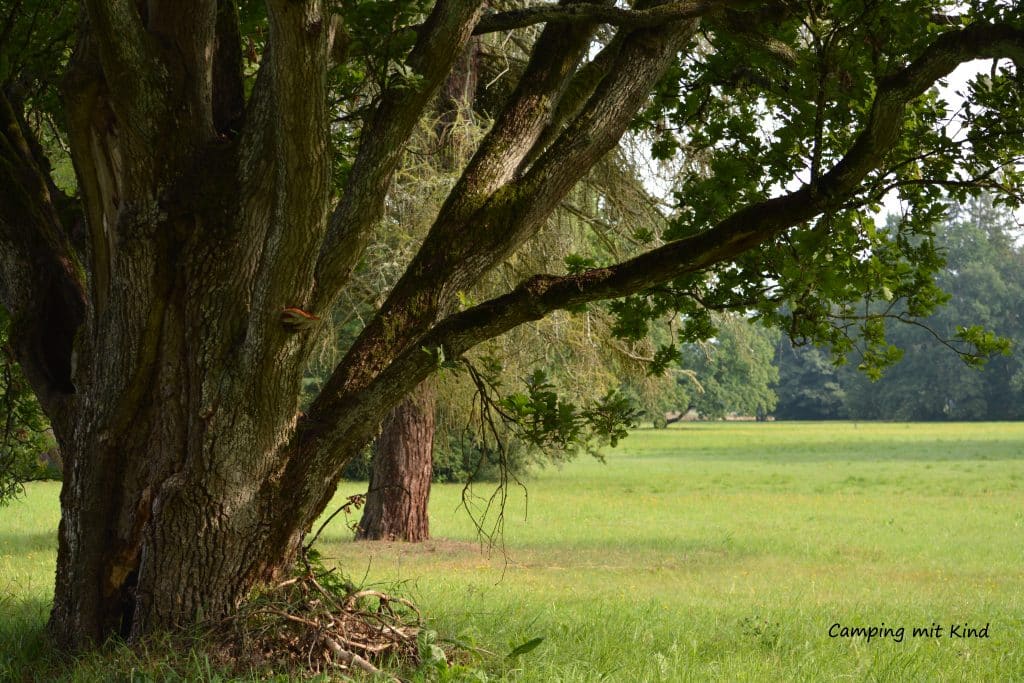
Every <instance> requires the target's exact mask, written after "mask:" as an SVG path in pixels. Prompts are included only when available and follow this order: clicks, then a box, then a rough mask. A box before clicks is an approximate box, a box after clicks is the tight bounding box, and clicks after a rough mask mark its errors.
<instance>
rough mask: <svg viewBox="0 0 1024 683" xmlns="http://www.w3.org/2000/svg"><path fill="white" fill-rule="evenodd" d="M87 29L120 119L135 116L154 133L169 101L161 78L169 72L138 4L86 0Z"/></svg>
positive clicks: (126, 0) (121, 0)
mask: <svg viewBox="0 0 1024 683" xmlns="http://www.w3.org/2000/svg"><path fill="white" fill-rule="evenodd" d="M84 4H85V9H86V14H87V15H88V20H89V25H88V27H87V29H86V30H87V32H88V33H89V34H90V35H91V37H92V39H93V40H94V41H95V44H96V45H97V47H98V50H99V57H100V61H101V63H102V67H103V74H104V77H105V79H106V81H107V82H108V83H111V84H116V87H112V88H111V96H112V99H113V101H114V102H115V103H116V107H117V109H118V110H119V112H118V113H119V114H120V116H119V118H121V119H122V120H125V121H126V120H128V119H129V118H135V119H136V120H135V121H134V125H135V126H137V127H138V128H139V129H140V130H149V131H150V132H152V131H153V130H154V126H155V123H156V122H155V119H156V118H157V117H156V113H157V112H158V111H162V110H163V107H164V105H165V104H166V103H165V102H164V100H163V95H162V91H163V88H162V86H161V81H162V80H163V79H164V78H166V71H165V69H164V68H163V66H162V65H161V64H160V62H159V60H157V59H156V58H155V48H154V45H153V43H152V41H151V40H150V37H149V36H148V35H147V33H146V29H145V26H143V24H142V18H141V17H140V16H139V11H138V9H137V6H136V4H135V3H134V2H131V0H86V1H85V3H84Z"/></svg>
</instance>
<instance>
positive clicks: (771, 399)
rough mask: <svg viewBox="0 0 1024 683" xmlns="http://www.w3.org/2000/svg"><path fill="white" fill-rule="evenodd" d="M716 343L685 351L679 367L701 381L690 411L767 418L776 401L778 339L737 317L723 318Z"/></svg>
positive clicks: (769, 332) (719, 415) (721, 415)
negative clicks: (775, 364)
mask: <svg viewBox="0 0 1024 683" xmlns="http://www.w3.org/2000/svg"><path fill="white" fill-rule="evenodd" d="M716 327H717V329H718V332H717V334H716V336H715V340H714V341H713V342H711V343H708V344H704V345H702V346H696V345H694V346H690V347H688V348H686V349H684V352H683V361H682V362H683V365H684V366H686V367H689V368H692V369H693V372H694V376H695V377H696V379H697V380H698V381H699V382H700V385H701V391H699V392H697V393H696V396H695V397H694V401H693V407H694V408H696V409H697V411H698V412H699V413H700V414H701V415H702V416H704V417H708V418H717V417H724V416H726V415H727V414H729V413H736V414H739V415H754V416H757V417H759V418H761V417H764V416H767V415H768V413H770V412H771V411H772V410H773V409H774V408H775V403H776V400H777V397H776V393H775V390H774V389H773V385H774V384H775V382H776V380H777V379H778V376H779V373H778V370H777V369H776V367H775V366H774V365H773V364H772V360H773V355H774V353H775V346H776V343H777V340H778V338H779V335H778V333H777V332H775V331H773V330H767V329H765V328H763V327H761V326H758V325H753V324H751V323H750V321H748V320H746V319H745V318H743V317H740V316H735V315H733V316H721V317H720V318H719V320H718V323H717V326H716Z"/></svg>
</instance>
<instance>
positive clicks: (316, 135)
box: [243, 0, 330, 327]
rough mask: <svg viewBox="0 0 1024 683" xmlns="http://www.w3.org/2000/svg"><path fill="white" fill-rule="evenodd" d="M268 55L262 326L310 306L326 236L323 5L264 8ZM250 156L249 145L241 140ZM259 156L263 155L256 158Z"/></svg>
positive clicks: (279, 3) (259, 120) (257, 178)
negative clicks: (288, 309) (267, 191)
mask: <svg viewBox="0 0 1024 683" xmlns="http://www.w3.org/2000/svg"><path fill="white" fill-rule="evenodd" d="M267 14H268V18H269V23H270V48H269V50H268V52H267V54H265V55H264V63H263V64H262V65H261V66H260V74H259V78H258V86H259V87H260V92H259V93H257V95H256V97H258V98H259V100H254V102H253V105H252V106H253V108H254V109H259V112H258V113H257V114H256V115H255V116H254V119H253V121H252V124H253V126H254V127H256V128H258V129H259V130H260V134H262V135H263V136H264V139H265V140H266V141H268V142H269V143H270V144H269V146H268V148H267V149H265V150H263V151H262V154H264V155H266V156H268V157H269V158H265V159H264V161H265V163H266V166H265V167H264V170H263V172H262V173H255V174H252V175H251V176H250V177H249V178H248V179H247V180H251V181H252V182H255V183H264V182H267V181H266V179H265V178H263V177H262V176H263V173H266V172H267V171H269V172H271V173H272V174H273V180H272V181H270V183H271V187H272V189H271V194H270V197H254V196H253V194H254V193H253V192H252V191H247V192H246V194H247V195H248V197H250V198H252V200H253V201H256V202H258V203H262V202H269V209H270V210H269V213H268V214H267V216H266V218H269V221H270V223H269V226H268V229H267V233H266V237H265V241H264V243H263V250H262V254H261V259H262V260H261V263H260V267H259V272H258V275H257V277H256V292H255V297H254V306H255V307H256V308H257V309H258V310H260V311H261V315H260V316H258V321H257V320H254V324H255V325H257V327H260V326H264V325H267V324H271V325H273V324H274V321H275V320H276V318H277V316H278V315H279V314H280V311H281V310H282V309H283V308H285V307H288V306H299V307H303V308H305V307H307V306H308V305H309V301H308V298H309V297H310V294H311V290H312V282H313V269H314V267H315V265H316V253H317V251H318V249H319V246H320V243H321V241H322V239H323V237H324V234H325V232H326V230H327V208H328V207H327V203H328V196H329V193H330V188H329V183H330V177H329V169H330V164H329V160H328V154H329V150H328V139H327V66H328V54H327V48H328V46H327V22H326V18H325V15H324V13H323V6H322V3H321V2H303V3H296V2H290V1H289V0H275V1H273V2H268V3H267ZM243 143H244V144H245V145H246V148H247V149H246V152H245V153H246V154H248V153H249V148H250V147H251V145H252V141H251V140H249V139H244V140H243ZM256 153H257V154H259V153H260V152H256Z"/></svg>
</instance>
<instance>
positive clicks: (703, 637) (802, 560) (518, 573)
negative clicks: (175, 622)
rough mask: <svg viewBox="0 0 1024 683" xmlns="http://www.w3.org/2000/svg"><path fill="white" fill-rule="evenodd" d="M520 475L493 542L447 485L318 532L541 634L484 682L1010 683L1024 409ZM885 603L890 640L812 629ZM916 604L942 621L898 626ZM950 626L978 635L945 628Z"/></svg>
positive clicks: (27, 609)
mask: <svg viewBox="0 0 1024 683" xmlns="http://www.w3.org/2000/svg"><path fill="white" fill-rule="evenodd" d="M363 488H364V486H361V485H359V484H347V485H345V486H344V487H342V490H341V491H339V497H340V496H344V495H349V494H351V493H356V492H359V491H361V490H362V489H363ZM527 488H528V502H529V504H528V506H527V497H526V496H525V495H524V494H523V492H522V491H521V490H518V489H513V490H511V491H510V492H509V499H508V502H507V505H506V510H505V524H504V536H503V542H504V548H501V547H497V548H494V549H493V550H491V551H490V552H489V553H487V552H486V549H485V551H484V552H482V551H481V546H480V544H479V542H478V536H477V534H476V532H475V529H474V527H473V524H472V522H471V521H470V519H469V518H468V516H467V514H466V513H465V511H464V510H459V509H458V504H459V501H460V492H461V488H460V487H458V486H454V485H445V486H436V487H435V488H434V491H433V494H432V498H431V522H432V532H433V535H434V537H435V539H436V540H434V541H431V542H428V543H425V544H421V545H416V546H411V545H407V544H357V543H353V542H351V541H349V540H348V538H349V533H348V531H347V529H346V528H345V526H344V523H343V522H341V521H338V520H336V521H335V522H334V523H333V525H332V526H331V527H329V528H328V529H327V530H326V531H325V532H324V534H323V536H322V537H321V541H320V543H319V547H320V549H321V551H322V552H323V553H324V555H325V556H327V557H328V558H329V560H328V561H329V562H333V563H336V564H337V565H339V566H341V567H342V568H344V570H345V571H346V572H347V573H348V574H349V575H350V576H351V577H352V578H353V579H354V580H355V581H357V582H365V583H369V584H377V585H383V586H385V587H387V588H388V589H394V588H396V587H398V588H400V589H401V590H403V591H404V592H405V594H407V595H410V596H411V597H413V598H414V599H415V600H417V601H418V603H419V605H420V607H421V608H422V609H423V610H424V611H425V613H427V614H428V615H429V616H430V619H431V622H432V624H433V627H434V628H436V629H437V630H438V631H440V632H441V634H442V635H447V636H449V637H453V638H457V639H459V640H462V641H464V642H470V643H474V644H476V645H478V646H479V647H482V648H486V649H487V650H491V651H494V652H497V653H504V652H508V651H509V650H510V649H511V647H513V646H514V645H517V644H519V643H522V642H524V641H527V640H529V639H531V638H534V637H539V636H543V637H544V639H545V640H544V641H543V643H542V644H541V645H540V646H539V647H538V648H537V649H535V650H534V651H533V652H531V653H529V654H526V655H524V656H522V657H519V658H517V659H514V660H504V659H501V660H498V659H495V658H492V659H490V660H489V661H488V663H487V666H488V667H490V672H491V673H492V675H493V676H494V677H495V678H497V679H502V678H506V679H509V680H518V681H596V680H608V681H687V680H694V681H705V680H721V681H771V680H778V681H800V680H806V681H827V680H836V681H839V680H843V681H850V680H857V681H859V680H892V681H918V680H935V681H955V680H969V681H989V680H990V681H1012V680H1024V424H956V425H948V424H938V425H906V424H853V423H810V424H799V423H767V424H755V423H714V424H687V425H683V426H677V427H676V428H674V429H671V430H667V431H645V430H640V431H637V432H635V433H634V434H633V435H631V436H630V437H629V439H627V440H626V441H625V442H623V444H622V445H621V446H620V448H619V449H617V450H615V451H612V452H610V453H609V454H608V458H607V463H606V464H601V463H598V462H595V461H592V460H589V459H581V460H579V461H577V462H574V463H571V464H569V465H567V466H565V467H563V468H562V469H553V468H549V469H546V470H543V471H540V472H539V473H537V474H536V475H534V476H533V477H532V478H531V479H530V480H529V481H528V482H527ZM477 494H478V495H488V494H489V489H488V487H487V486H486V485H481V486H480V487H478V489H477ZM57 518H58V514H57V487H56V486H54V485H52V484H43V485H35V486H33V487H32V488H31V489H30V491H29V495H28V496H27V497H26V498H25V499H24V500H21V501H19V502H17V503H14V504H13V505H12V506H10V507H8V508H6V509H3V510H2V511H0V596H2V597H0V678H2V677H3V674H2V672H3V671H4V669H3V666H4V664H3V663H4V661H5V659H4V658H5V657H6V658H7V659H6V666H7V670H8V671H11V670H12V669H14V668H16V667H18V666H21V667H25V666H31V665H32V662H33V661H34V658H40V659H45V658H46V657H47V656H48V655H47V652H46V648H45V645H44V642H43V640H42V638H41V637H40V629H41V627H42V624H43V621H44V619H45V614H46V608H47V601H48V599H49V596H50V594H51V591H52V586H51V584H52V580H53V563H54V546H55V540H54V537H55V528H56V523H57ZM492 520H493V518H492ZM883 622H884V624H885V626H887V627H894V628H898V627H901V626H902V627H905V629H906V630H905V633H904V636H903V639H902V642H895V638H894V637H887V638H883V637H876V638H873V639H871V640H870V641H867V639H865V638H864V637H854V638H844V637H835V638H832V637H830V636H829V630H830V628H832V625H833V624H840V625H841V626H845V627H858V626H859V627H870V626H879V627H880V626H881V625H882V624H883ZM933 623H937V624H940V625H942V626H943V633H942V636H941V637H938V638H935V637H921V636H918V637H914V636H913V635H912V634H911V629H912V627H915V626H931V625H932V624H933ZM965 623H966V624H968V625H969V626H970V627H984V626H985V625H986V624H987V625H988V637H987V638H980V637H974V638H963V637H950V633H949V625H950V624H960V625H963V624H965ZM150 666H152V665H150ZM200 666H201V665H200V664H196V665H195V667H194V668H193V669H192V673H191V674H190V675H191V676H197V675H198V674H197V672H199V671H200ZM63 671H64V672H66V675H67V676H68V677H76V678H78V679H82V680H89V679H91V678H93V677H102V676H103V675H104V672H105V673H109V671H110V669H109V668H106V669H104V665H103V662H102V660H99V659H97V658H96V657H93V658H90V659H89V660H85V661H83V662H79V663H78V665H77V667H76V666H65V668H64V669H63ZM151 673H152V669H151ZM126 675H127V672H126ZM153 675H155V676H156V677H158V678H159V677H161V676H162V674H161V673H160V671H159V670H157V671H156V672H155V673H154V674H153ZM210 675H212V674H210Z"/></svg>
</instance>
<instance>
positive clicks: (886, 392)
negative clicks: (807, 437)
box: [774, 199, 1024, 421]
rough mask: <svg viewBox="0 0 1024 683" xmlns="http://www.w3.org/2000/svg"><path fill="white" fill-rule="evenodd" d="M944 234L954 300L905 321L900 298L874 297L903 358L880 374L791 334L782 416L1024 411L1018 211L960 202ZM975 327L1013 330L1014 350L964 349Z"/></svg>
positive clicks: (933, 416)
mask: <svg viewBox="0 0 1024 683" xmlns="http://www.w3.org/2000/svg"><path fill="white" fill-rule="evenodd" d="M934 240H935V242H936V244H937V245H938V246H939V247H940V249H942V251H944V252H945V257H946V265H945V267H944V268H943V269H942V270H941V272H940V274H939V276H938V280H937V282H938V285H939V286H940V287H941V288H942V289H943V290H944V291H946V292H947V293H948V294H949V300H948V301H947V302H946V305H945V306H943V307H941V308H939V309H938V310H937V311H936V312H935V313H934V314H933V315H931V316H929V317H927V318H924V319H921V320H916V321H911V322H907V321H905V320H899V318H900V317H901V316H900V314H899V312H898V311H899V310H900V305H899V304H900V302H886V301H880V302H879V301H875V302H865V304H864V305H865V307H867V308H868V309H870V310H873V311H889V318H888V319H887V321H886V327H887V329H886V338H887V339H888V340H889V341H890V342H891V343H892V344H893V345H894V346H895V347H897V348H898V349H899V350H900V351H899V352H900V353H901V354H902V358H900V360H899V362H897V363H895V364H894V365H893V366H892V367H890V368H889V369H888V370H887V371H886V372H885V373H884V375H882V376H881V377H880V378H879V379H877V380H875V381H872V378H871V377H870V376H868V375H866V374H865V373H863V372H859V371H858V369H857V367H856V365H857V364H856V362H855V358H852V359H851V362H849V363H847V364H844V365H836V364H835V363H834V362H833V361H832V359H831V358H830V357H829V354H828V353H827V352H826V351H823V350H822V349H820V348H817V347H815V346H811V345H808V346H794V344H793V343H792V342H791V341H790V340H789V339H788V338H787V337H785V336H784V337H783V338H782V339H781V340H780V341H779V344H778V347H777V351H776V356H775V364H776V366H777V367H778V372H779V380H778V384H777V386H776V388H775V390H776V392H777V394H778V397H779V401H778V406H777V407H776V408H775V413H774V414H775V416H776V417H777V418H779V419H794V420H818V419H864V420H951V421H953V420H1020V419H1024V355H1022V353H1021V350H1020V344H1021V341H1024V245H1022V233H1021V231H1020V229H1019V226H1018V225H1017V222H1016V221H1015V219H1014V216H1013V214H1012V213H1011V212H1010V211H1009V210H1007V209H1006V208H1004V207H1000V206H994V205H993V204H992V203H991V202H990V201H988V200H985V199H977V200H973V201H970V202H968V203H965V204H963V205H959V206H953V207H951V208H950V211H949V214H948V217H947V219H946V220H944V221H942V222H940V223H938V224H937V225H936V227H935V235H934ZM969 326H978V327H980V328H984V329H985V330H987V331H991V332H993V333H995V334H996V335H999V336H1001V337H1004V338H1005V339H1006V340H1007V341H1008V344H1007V352H1006V354H1005V355H996V356H995V357H993V358H990V359H988V360H987V362H986V363H984V364H983V365H982V364H979V363H976V362H972V361H976V360H978V359H975V358H973V357H970V356H963V355H962V354H961V353H960V348H959V347H957V346H956V345H955V344H952V343H950V342H948V340H950V339H953V338H954V337H955V335H956V333H957V329H958V327H969ZM951 346H952V348H951ZM965 361H967V362H965Z"/></svg>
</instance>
